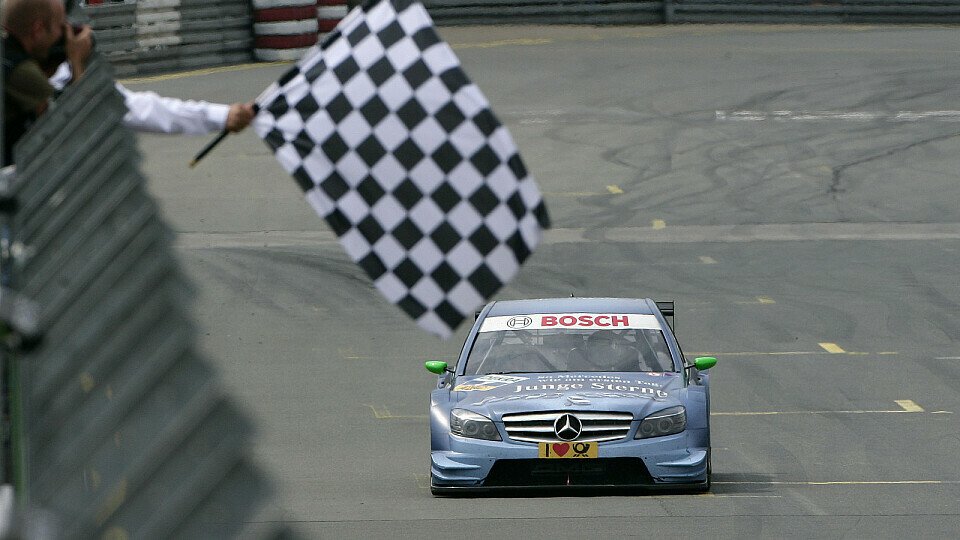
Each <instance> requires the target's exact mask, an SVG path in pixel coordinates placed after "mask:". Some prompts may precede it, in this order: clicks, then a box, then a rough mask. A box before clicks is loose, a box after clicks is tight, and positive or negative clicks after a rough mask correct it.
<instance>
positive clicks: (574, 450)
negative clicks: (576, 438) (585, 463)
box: [538, 441, 597, 459]
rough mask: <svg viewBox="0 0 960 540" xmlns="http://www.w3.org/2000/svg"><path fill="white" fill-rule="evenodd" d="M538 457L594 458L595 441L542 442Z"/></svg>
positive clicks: (595, 450) (595, 451)
mask: <svg viewBox="0 0 960 540" xmlns="http://www.w3.org/2000/svg"><path fill="white" fill-rule="evenodd" d="M538 445H539V446H540V454H539V455H540V457H541V458H547V459H555V458H560V459H566V458H595V457H597V443H595V442H593V441H590V442H549V443H546V442H542V443H538Z"/></svg>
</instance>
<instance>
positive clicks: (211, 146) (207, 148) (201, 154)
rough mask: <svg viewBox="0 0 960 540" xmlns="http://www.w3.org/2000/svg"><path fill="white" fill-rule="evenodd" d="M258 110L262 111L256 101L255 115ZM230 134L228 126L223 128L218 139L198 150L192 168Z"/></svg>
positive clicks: (254, 106) (254, 105)
mask: <svg viewBox="0 0 960 540" xmlns="http://www.w3.org/2000/svg"><path fill="white" fill-rule="evenodd" d="M258 112H260V105H258V104H256V103H254V104H253V115H254V116H256V115H257V113H258ZM229 134H230V130H228V129H227V128H223V131H221V132H220V134H219V135H217V138H216V139H214V140H212V141H210V142H208V143H207V145H206V146H204V147H203V149H202V150H200V151H199V152H197V155H195V156H193V159H191V160H190V168H191V169H192V168H194V167H196V166H197V163H200V160H201V159H203V158H204V156H206V155H207V154H209V153H210V151H211V150H213V149H214V148H216V146H217V145H218V144H220V142H221V141H223V139H225V138H226V137H227V135H229Z"/></svg>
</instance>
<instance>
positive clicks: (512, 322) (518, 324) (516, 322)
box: [507, 315, 533, 330]
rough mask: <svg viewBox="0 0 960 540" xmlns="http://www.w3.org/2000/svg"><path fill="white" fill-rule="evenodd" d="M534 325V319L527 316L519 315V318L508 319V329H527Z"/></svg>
mask: <svg viewBox="0 0 960 540" xmlns="http://www.w3.org/2000/svg"><path fill="white" fill-rule="evenodd" d="M531 324H533V317H528V316H527V315H519V316H517V317H510V318H509V319H507V327H508V328H512V329H513V330H516V329H518V328H526V327H528V326H530V325H531Z"/></svg>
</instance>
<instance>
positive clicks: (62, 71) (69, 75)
mask: <svg viewBox="0 0 960 540" xmlns="http://www.w3.org/2000/svg"><path fill="white" fill-rule="evenodd" d="M71 79H73V72H72V71H71V70H70V62H63V63H62V64H60V65H59V66H57V71H55V72H54V73H53V76H52V77H50V86H52V87H54V88H55V89H57V90H63V89H64V88H65V87H66V86H67V85H68V84H70V80H71Z"/></svg>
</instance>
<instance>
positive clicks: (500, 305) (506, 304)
mask: <svg viewBox="0 0 960 540" xmlns="http://www.w3.org/2000/svg"><path fill="white" fill-rule="evenodd" d="M653 309H655V304H654V303H653V302H651V301H650V300H648V299H645V298H643V299H641V298H576V297H571V298H537V299H531V300H499V301H497V302H495V303H494V304H493V307H492V308H490V312H489V313H487V316H488V317H496V316H503V315H529V314H532V313H641V314H646V315H652V314H653Z"/></svg>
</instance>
